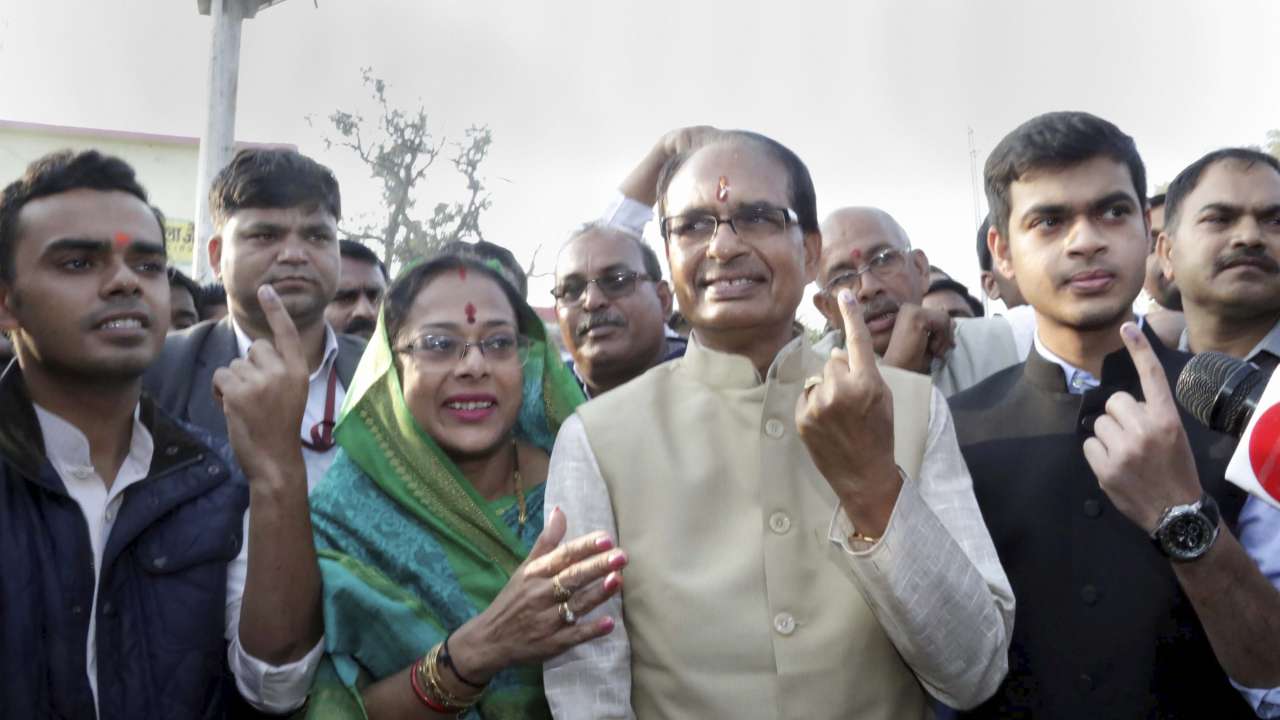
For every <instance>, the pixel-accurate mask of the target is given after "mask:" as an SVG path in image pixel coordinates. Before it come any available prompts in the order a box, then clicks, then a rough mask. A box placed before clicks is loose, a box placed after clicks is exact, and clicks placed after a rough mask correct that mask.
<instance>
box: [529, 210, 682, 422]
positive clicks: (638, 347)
mask: <svg viewBox="0 0 1280 720" xmlns="http://www.w3.org/2000/svg"><path fill="white" fill-rule="evenodd" d="M552 294H553V295H554V296H555V298H556V320H557V321H558V322H559V324H560V334H561V336H562V337H563V338H564V346H565V349H567V350H568V351H569V353H570V354H571V355H572V356H573V362H572V368H573V371H574V374H575V375H577V377H578V380H579V382H581V383H582V386H583V389H584V390H585V391H586V393H587V396H588V397H596V396H598V395H601V394H603V393H605V392H608V391H609V390H612V389H613V388H615V387H617V386H619V385H621V384H623V383H625V382H627V381H628V380H631V379H632V378H634V377H636V376H638V375H640V374H641V373H643V372H644V371H645V370H648V369H649V368H651V367H653V366H654V365H657V364H658V363H661V362H665V361H667V360H671V359H674V358H677V357H680V356H681V355H683V354H684V350H685V344H686V343H685V340H684V339H683V338H681V337H679V336H678V335H676V334H675V333H674V332H669V331H668V330H667V326H666V319H667V317H669V316H670V315H671V288H670V287H669V286H668V285H667V283H666V281H665V280H663V279H662V266H661V265H659V264H658V256H657V254H656V253H654V252H653V249H652V248H650V247H649V246H648V245H647V244H645V242H644V240H642V239H641V238H639V237H636V236H634V235H632V234H631V233H630V232H628V231H626V230H623V229H621V228H618V227H613V226H610V225H606V224H604V223H602V222H599V221H597V222H592V223H588V224H586V225H584V226H582V227H580V228H578V229H577V230H575V231H574V233H573V235H571V236H570V237H569V239H568V240H567V241H566V242H565V244H564V246H563V247H561V248H560V255H559V257H557V259H556V286H555V289H554V290H552Z"/></svg>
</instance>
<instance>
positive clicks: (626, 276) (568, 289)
mask: <svg viewBox="0 0 1280 720" xmlns="http://www.w3.org/2000/svg"><path fill="white" fill-rule="evenodd" d="M642 278H643V279H645V280H651V279H652V278H650V277H649V276H648V275H645V274H644V273H638V272H635V271H634V270H624V271H619V272H613V273H607V274H605V275H601V276H600V277H598V278H595V279H594V280H583V279H582V278H577V277H573V278H569V279H567V280H565V281H564V282H563V283H560V285H559V286H557V287H555V288H552V290H551V295H552V296H553V297H555V299H556V300H557V301H559V302H561V303H563V304H565V305H577V304H578V303H580V302H582V299H583V298H584V297H586V294H587V286H588V285H595V286H596V287H598V288H600V292H602V293H604V296H605V297H607V298H609V299H610V300H617V299H618V298H623V297H626V296H628V295H630V294H631V293H632V291H634V290H635V289H636V281H637V280H640V279H642Z"/></svg>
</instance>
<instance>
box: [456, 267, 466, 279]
mask: <svg viewBox="0 0 1280 720" xmlns="http://www.w3.org/2000/svg"><path fill="white" fill-rule="evenodd" d="M458 279H459V280H466V279H467V268H466V266H465V265H460V266H459V267H458Z"/></svg>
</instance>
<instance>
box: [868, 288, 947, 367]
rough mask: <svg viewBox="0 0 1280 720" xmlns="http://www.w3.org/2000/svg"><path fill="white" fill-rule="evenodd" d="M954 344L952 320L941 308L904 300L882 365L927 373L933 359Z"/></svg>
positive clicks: (945, 352)
mask: <svg viewBox="0 0 1280 720" xmlns="http://www.w3.org/2000/svg"><path fill="white" fill-rule="evenodd" d="M953 347H955V321H954V320H952V319H951V316H949V315H947V314H946V313H945V312H943V311H941V310H932V309H930V308H926V307H922V306H920V305H914V304H910V303H904V304H903V305H901V306H899V307H898V317H897V319H895V320H894V323H893V334H892V335H890V336H889V347H887V348H885V351H884V358H883V359H884V364H885V365H889V366H891V367H896V368H902V369H903V370H911V371H912V372H918V373H924V374H926V375H928V374H929V372H930V370H931V369H932V367H931V366H932V363H933V359H934V358H938V357H942V356H943V355H946V354H947V352H948V351H950V350H951V348H953Z"/></svg>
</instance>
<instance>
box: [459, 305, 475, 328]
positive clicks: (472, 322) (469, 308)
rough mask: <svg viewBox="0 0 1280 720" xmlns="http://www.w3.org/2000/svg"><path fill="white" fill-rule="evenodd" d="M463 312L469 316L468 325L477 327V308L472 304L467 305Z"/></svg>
mask: <svg viewBox="0 0 1280 720" xmlns="http://www.w3.org/2000/svg"><path fill="white" fill-rule="evenodd" d="M462 310H463V312H465V313H466V314H467V324H468V325H475V324H476V306H475V305H472V304H471V303H467V306H466V307H465V308H463V309H462Z"/></svg>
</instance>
